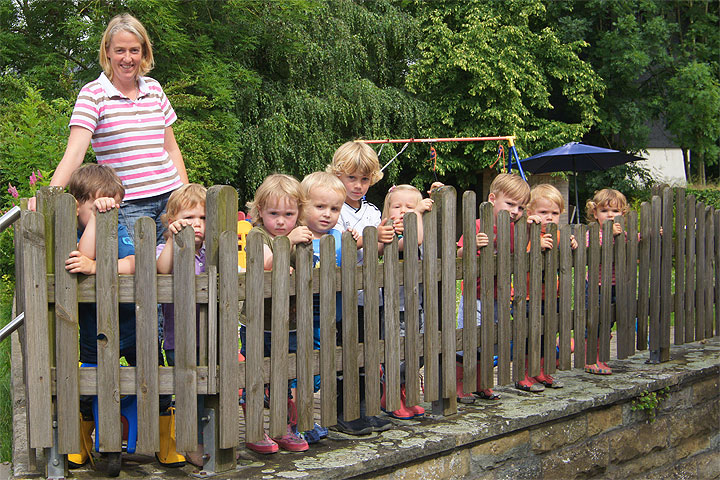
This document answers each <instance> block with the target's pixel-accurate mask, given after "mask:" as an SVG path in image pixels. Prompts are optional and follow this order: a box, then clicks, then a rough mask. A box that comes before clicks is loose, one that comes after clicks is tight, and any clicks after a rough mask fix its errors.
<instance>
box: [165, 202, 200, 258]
mask: <svg viewBox="0 0 720 480" xmlns="http://www.w3.org/2000/svg"><path fill="white" fill-rule="evenodd" d="M176 220H187V221H188V222H189V223H190V225H192V227H193V230H194V231H195V250H199V249H200V247H202V244H203V242H204V241H205V205H202V204H197V205H195V206H194V207H190V208H185V209H183V210H180V211H179V212H178V213H177V217H176V218H173V219H171V221H173V222H174V221H176Z"/></svg>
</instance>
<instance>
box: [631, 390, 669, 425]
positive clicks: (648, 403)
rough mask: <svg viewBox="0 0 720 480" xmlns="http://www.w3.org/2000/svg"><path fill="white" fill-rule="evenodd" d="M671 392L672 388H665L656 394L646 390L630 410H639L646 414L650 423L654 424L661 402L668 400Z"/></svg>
mask: <svg viewBox="0 0 720 480" xmlns="http://www.w3.org/2000/svg"><path fill="white" fill-rule="evenodd" d="M669 392H670V387H665V388H663V389H662V390H658V391H656V392H648V391H647V390H645V391H644V392H643V393H641V394H640V395H639V396H638V397H637V398H636V399H635V400H633V401H632V406H631V407H630V409H631V410H632V411H633V412H635V411H638V410H639V411H643V412H646V413H647V415H648V417H649V418H650V423H653V422H654V421H655V414H656V410H657V408H658V407H659V406H660V402H662V401H663V400H665V398H667V396H668V393H669Z"/></svg>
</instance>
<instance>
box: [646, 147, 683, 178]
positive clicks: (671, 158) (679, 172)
mask: <svg viewBox="0 0 720 480" xmlns="http://www.w3.org/2000/svg"><path fill="white" fill-rule="evenodd" d="M641 155H642V157H643V158H645V159H646V160H642V161H637V162H635V163H636V165H641V166H643V167H645V168H647V169H648V170H649V171H650V174H651V175H652V177H653V179H654V180H655V182H657V183H667V184H668V185H672V186H678V187H685V186H687V179H686V178H685V167H684V166H683V156H682V150H680V149H679V148H648V149H647V154H641Z"/></svg>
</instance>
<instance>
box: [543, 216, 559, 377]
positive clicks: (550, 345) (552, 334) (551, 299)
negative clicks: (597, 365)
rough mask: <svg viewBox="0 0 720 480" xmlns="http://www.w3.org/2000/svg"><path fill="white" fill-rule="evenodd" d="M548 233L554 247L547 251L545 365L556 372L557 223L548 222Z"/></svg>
mask: <svg viewBox="0 0 720 480" xmlns="http://www.w3.org/2000/svg"><path fill="white" fill-rule="evenodd" d="M546 229H547V230H546V233H548V234H550V235H552V237H553V248H551V249H550V250H547V251H546V252H545V322H544V326H543V341H544V353H545V355H544V367H545V372H546V373H548V374H553V373H555V345H556V342H557V331H558V315H557V298H558V254H559V249H558V235H557V233H558V232H557V225H556V224H554V223H548V224H547V225H546Z"/></svg>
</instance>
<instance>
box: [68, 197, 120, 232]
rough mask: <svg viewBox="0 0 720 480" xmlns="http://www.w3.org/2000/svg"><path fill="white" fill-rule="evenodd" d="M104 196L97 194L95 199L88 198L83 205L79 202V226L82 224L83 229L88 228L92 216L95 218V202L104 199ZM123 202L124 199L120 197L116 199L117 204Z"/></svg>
mask: <svg viewBox="0 0 720 480" xmlns="http://www.w3.org/2000/svg"><path fill="white" fill-rule="evenodd" d="M103 196H104V195H100V194H98V193H96V194H95V195H94V196H93V197H91V198H88V199H87V200H85V201H84V202H82V203H80V202H77V217H78V224H80V226H81V227H82V228H85V227H86V226H87V224H88V222H89V221H90V218H92V216H93V210H94V208H93V204H94V203H95V200H97V199H98V198H100V197H103ZM121 202H122V198H120V197H119V196H118V197H115V203H118V204H119V203H121Z"/></svg>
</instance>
